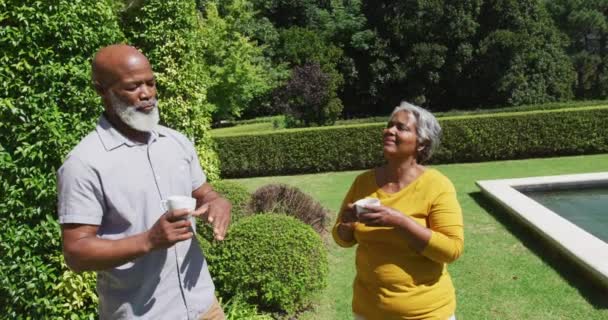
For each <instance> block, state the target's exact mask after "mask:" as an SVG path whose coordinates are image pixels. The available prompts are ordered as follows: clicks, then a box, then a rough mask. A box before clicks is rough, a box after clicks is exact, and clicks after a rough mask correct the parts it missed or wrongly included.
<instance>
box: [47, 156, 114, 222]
mask: <svg viewBox="0 0 608 320" xmlns="http://www.w3.org/2000/svg"><path fill="white" fill-rule="evenodd" d="M57 195H58V199H57V211H58V215H59V223H61V224H64V223H77V224H91V225H100V224H101V221H102V219H103V213H104V211H105V205H104V199H103V192H102V188H101V183H100V180H99V178H98V176H97V174H96V173H95V171H94V170H93V169H92V168H91V167H90V166H87V165H86V164H84V163H83V162H82V161H81V160H79V159H78V158H76V157H69V158H68V159H67V160H66V161H65V163H64V164H63V165H62V166H61V168H59V170H58V171H57Z"/></svg>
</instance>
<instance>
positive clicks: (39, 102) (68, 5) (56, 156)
mask: <svg viewBox="0 0 608 320" xmlns="http://www.w3.org/2000/svg"><path fill="white" fill-rule="evenodd" d="M112 6H113V2H111V1H109V0H102V1H94V0H57V1H50V2H47V1H33V0H0V12H1V13H0V22H1V24H2V26H1V27H0V226H1V229H0V315H1V316H0V318H4V317H6V318H8V319H19V318H30V319H40V318H49V319H68V318H71V319H74V318H84V317H88V316H89V315H91V314H94V313H93V312H94V311H95V308H96V307H95V305H94V289H93V288H92V287H91V286H89V283H88V282H87V281H88V280H84V279H90V276H85V278H78V277H72V275H73V274H69V273H68V274H66V273H65V271H66V270H67V269H66V267H65V265H64V264H62V258H61V251H60V242H61V237H60V234H59V225H58V224H57V215H56V210H55V204H56V203H57V195H56V191H55V190H56V179H55V172H56V170H57V168H58V167H59V166H60V165H61V162H62V161H63V157H64V156H65V155H66V154H67V152H68V151H69V150H70V149H71V148H72V147H73V146H74V145H75V144H76V143H77V142H78V141H79V140H80V139H81V138H82V137H83V136H84V135H85V134H86V133H87V132H88V131H90V130H91V129H92V128H93V127H94V125H95V121H96V119H97V117H98V116H99V114H100V112H101V111H102V108H101V105H100V102H99V100H98V98H97V97H96V95H95V93H94V92H93V90H92V89H91V88H90V87H91V86H90V57H91V56H92V55H93V53H94V52H95V51H96V50H97V49H98V48H99V47H101V46H104V45H106V44H110V43H113V42H119V41H123V40H124V36H123V34H122V32H121V31H120V28H119V25H118V19H117V17H116V15H115V12H114V10H113V7H112ZM74 292H78V295H76V296H75V295H72V293H74Z"/></svg>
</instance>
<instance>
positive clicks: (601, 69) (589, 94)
mask: <svg viewBox="0 0 608 320" xmlns="http://www.w3.org/2000/svg"><path fill="white" fill-rule="evenodd" d="M546 6H547V8H548V10H549V12H550V13H551V15H552V17H553V20H554V21H555V24H556V25H557V26H558V27H559V29H560V30H561V31H562V32H563V33H565V34H566V35H567V36H568V48H567V51H568V54H569V55H570V58H571V59H572V62H573V64H574V67H575V69H576V73H577V83H576V90H575V94H576V97H577V98H584V99H592V98H600V99H604V98H606V96H608V57H607V53H608V51H607V48H606V45H607V42H608V1H606V0H592V1H582V0H555V1H547V2H546Z"/></svg>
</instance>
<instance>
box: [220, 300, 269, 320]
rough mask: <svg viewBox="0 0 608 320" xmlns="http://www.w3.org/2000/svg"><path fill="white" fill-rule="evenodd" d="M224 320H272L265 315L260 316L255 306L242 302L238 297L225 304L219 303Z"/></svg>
mask: <svg viewBox="0 0 608 320" xmlns="http://www.w3.org/2000/svg"><path fill="white" fill-rule="evenodd" d="M220 304H221V305H222V308H223V309H224V314H225V315H226V320H272V319H273V318H272V317H271V316H269V315H266V314H260V313H259V312H258V308H257V307H256V306H255V305H252V304H249V303H247V302H245V301H243V299H242V298H240V297H233V298H232V299H230V300H228V301H227V302H225V303H224V302H223V301H220Z"/></svg>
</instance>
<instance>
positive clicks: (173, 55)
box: [122, 0, 219, 180]
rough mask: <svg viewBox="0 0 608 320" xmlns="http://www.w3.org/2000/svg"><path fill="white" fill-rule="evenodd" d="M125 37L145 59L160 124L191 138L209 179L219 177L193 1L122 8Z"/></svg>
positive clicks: (161, 0) (205, 69)
mask: <svg viewBox="0 0 608 320" xmlns="http://www.w3.org/2000/svg"><path fill="white" fill-rule="evenodd" d="M122 26H123V30H124V32H125V34H126V35H127V37H128V38H129V41H130V42H131V43H132V44H133V45H135V46H136V47H138V48H140V49H141V50H142V51H143V53H144V54H145V55H146V56H147V57H148V59H149V60H150V62H151V64H152V66H153V68H154V71H155V75H156V79H157V86H158V91H159V101H160V107H161V111H162V117H163V118H162V120H163V122H164V123H165V124H166V125H167V126H169V127H171V128H173V129H176V130H178V131H180V132H182V133H184V134H185V135H186V136H187V137H189V138H190V139H192V140H193V141H194V142H195V145H196V149H197V152H198V155H199V159H200V162H201V165H202V167H203V168H204V169H205V173H206V174H207V177H209V179H210V180H214V179H217V178H218V176H219V163H218V159H217V155H216V154H215V152H214V151H213V141H212V140H211V137H210V134H209V130H210V123H211V113H212V111H213V110H214V108H215V106H214V105H213V104H211V103H210V102H209V101H208V98H207V95H208V90H209V89H210V86H211V84H212V83H213V80H212V77H211V75H210V73H209V70H208V66H207V65H206V64H205V63H204V60H203V59H202V56H203V53H204V50H205V43H204V41H203V40H202V39H204V36H205V33H204V29H203V25H202V21H201V17H200V15H199V13H198V11H197V10H196V6H195V2H194V0H190V1H182V0H169V1H164V0H151V1H146V2H145V3H143V5H141V6H133V7H130V8H128V9H127V10H126V11H124V12H123V15H122Z"/></svg>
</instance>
